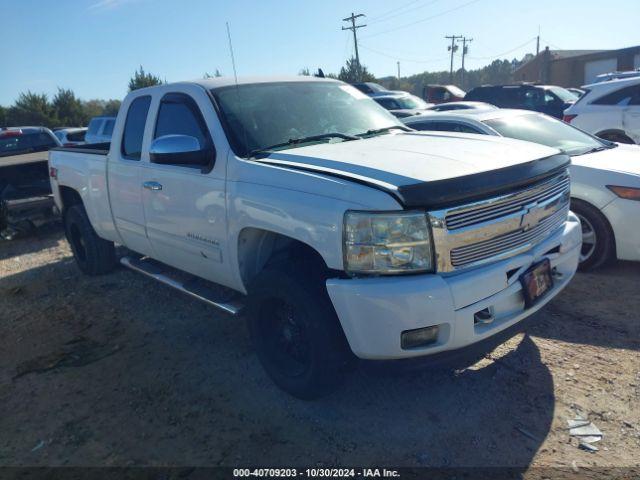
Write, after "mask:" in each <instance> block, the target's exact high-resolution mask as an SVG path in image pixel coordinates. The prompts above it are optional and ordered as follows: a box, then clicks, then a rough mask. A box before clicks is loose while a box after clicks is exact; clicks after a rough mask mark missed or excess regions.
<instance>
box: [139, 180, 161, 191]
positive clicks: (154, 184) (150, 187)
mask: <svg viewBox="0 0 640 480" xmlns="http://www.w3.org/2000/svg"><path fill="white" fill-rule="evenodd" d="M142 186H143V187H144V188H146V189H147V190H153V191H154V192H157V191H158V190H162V184H161V183H158V182H144V183H143V184H142Z"/></svg>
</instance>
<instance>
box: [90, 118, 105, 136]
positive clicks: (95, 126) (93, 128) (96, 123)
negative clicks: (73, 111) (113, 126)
mask: <svg viewBox="0 0 640 480" xmlns="http://www.w3.org/2000/svg"><path fill="white" fill-rule="evenodd" d="M100 125H102V119H101V118H92V119H91V121H90V122H89V128H88V130H87V133H88V134H89V135H97V134H98V130H100Z"/></svg>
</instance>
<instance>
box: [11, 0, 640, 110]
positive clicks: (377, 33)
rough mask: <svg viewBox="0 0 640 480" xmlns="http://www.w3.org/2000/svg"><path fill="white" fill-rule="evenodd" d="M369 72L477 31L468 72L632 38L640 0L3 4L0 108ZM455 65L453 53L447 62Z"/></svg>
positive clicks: (424, 55)
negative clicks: (146, 75) (218, 75)
mask: <svg viewBox="0 0 640 480" xmlns="http://www.w3.org/2000/svg"><path fill="white" fill-rule="evenodd" d="M352 12H354V13H356V14H358V13H362V14H364V15H366V16H365V17H363V18H359V19H358V21H359V22H360V23H361V24H366V25H367V26H366V27H363V28H360V29H358V41H359V45H360V60H361V62H362V64H363V65H366V66H367V68H368V69H369V70H370V71H371V72H372V73H373V74H374V75H376V76H379V77H382V76H387V75H396V74H397V63H396V62H397V61H400V70H401V75H402V76H405V75H410V74H414V73H420V72H423V71H425V70H430V71H435V70H448V69H449V56H448V52H447V45H448V42H449V41H448V40H446V39H445V38H444V37H445V36H446V35H465V36H467V37H471V38H473V42H472V43H471V44H470V47H469V54H468V56H467V59H466V62H465V63H466V65H465V66H466V68H468V69H472V68H478V67H481V66H484V65H486V64H488V63H490V62H491V61H492V60H493V59H495V58H509V59H511V58H513V57H518V58H519V57H522V56H523V55H524V54H525V53H527V52H535V46H536V41H535V37H536V36H537V35H538V30H539V31H540V37H541V41H540V43H541V48H544V46H546V45H549V46H550V48H552V49H613V48H622V47H628V46H632V45H638V44H640V36H639V35H638V31H639V30H638V26H637V22H638V19H639V18H640V1H639V0H610V1H608V2H606V3H603V2H602V1H601V0H564V1H558V0H536V1H522V0H520V1H518V0H394V1H390V0H367V1H365V0H315V1H313V0H298V1H294V0H229V1H222V0H55V1H54V0H0V18H1V19H2V21H1V22H0V25H1V28H0V45H2V48H1V51H2V54H1V55H0V58H1V59H2V60H1V64H0V65H1V66H0V105H5V106H6V105H9V104H11V103H12V102H13V101H14V100H15V99H16V98H17V96H18V94H19V93H20V92H24V91H27V90H31V91H33V92H38V93H40V92H44V93H46V94H48V95H50V96H51V95H53V94H54V93H55V92H56V89H57V87H63V88H71V89H72V90H74V91H75V93H76V95H78V96H79V97H80V98H82V99H85V100H87V99H92V98H101V99H109V98H118V99H120V98H122V97H124V95H125V94H126V92H127V84H128V81H129V78H130V77H131V76H132V74H133V72H134V71H135V70H136V69H137V68H138V67H139V66H140V65H142V66H143V67H144V68H145V70H147V71H149V72H152V73H154V74H156V75H158V76H160V77H161V78H163V79H165V80H167V81H169V82H171V81H180V80H189V79H194V78H201V77H202V76H203V75H204V73H205V72H209V73H213V72H214V71H215V70H216V69H218V70H220V71H221V72H222V73H223V74H224V75H232V74H233V69H232V64H231V56H230V54H229V41H228V37H227V31H226V26H225V24H226V23H227V22H228V23H229V26H230V30H231V38H232V44H233V50H234V53H235V59H236V67H237V74H238V76H243V75H281V74H292V75H295V74H297V73H298V72H299V71H300V69H302V68H304V67H308V68H309V69H311V70H315V69H317V68H318V67H321V68H322V69H323V70H324V71H325V72H334V73H337V72H338V71H339V69H340V67H341V66H342V65H343V64H344V62H345V60H346V58H347V57H349V56H351V55H353V36H352V33H351V32H350V31H343V30H342V29H341V27H342V26H346V25H347V24H346V23H345V22H343V21H342V19H343V18H345V17H347V16H349V15H350V14H351V13H352ZM454 61H455V66H456V68H458V67H459V66H460V56H459V55H457V56H456V57H455V59H454Z"/></svg>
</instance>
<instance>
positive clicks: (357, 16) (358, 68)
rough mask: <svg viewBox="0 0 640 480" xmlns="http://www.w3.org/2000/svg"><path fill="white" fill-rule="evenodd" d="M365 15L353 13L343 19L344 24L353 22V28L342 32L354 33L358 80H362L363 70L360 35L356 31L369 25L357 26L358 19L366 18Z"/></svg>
mask: <svg viewBox="0 0 640 480" xmlns="http://www.w3.org/2000/svg"><path fill="white" fill-rule="evenodd" d="M364 16H365V15H364V13H359V14H358V15H354V13H353V12H351V16H350V17H347V18H343V19H342V21H343V22H348V21H351V26H350V27H342V30H351V31H352V32H353V46H354V48H355V51H356V69H357V70H356V75H357V77H358V80H360V76H361V74H362V69H361V68H360V55H359V54H358V35H357V34H356V30H357V29H358V28H362V27H366V26H367V25H356V18H359V17H364Z"/></svg>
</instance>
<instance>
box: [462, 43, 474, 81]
mask: <svg viewBox="0 0 640 480" xmlns="http://www.w3.org/2000/svg"><path fill="white" fill-rule="evenodd" d="M471 42H473V38H467V37H462V81H461V82H460V83H461V85H460V87H462V89H463V90H464V57H465V55H466V54H467V53H468V52H469V47H467V43H471Z"/></svg>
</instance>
